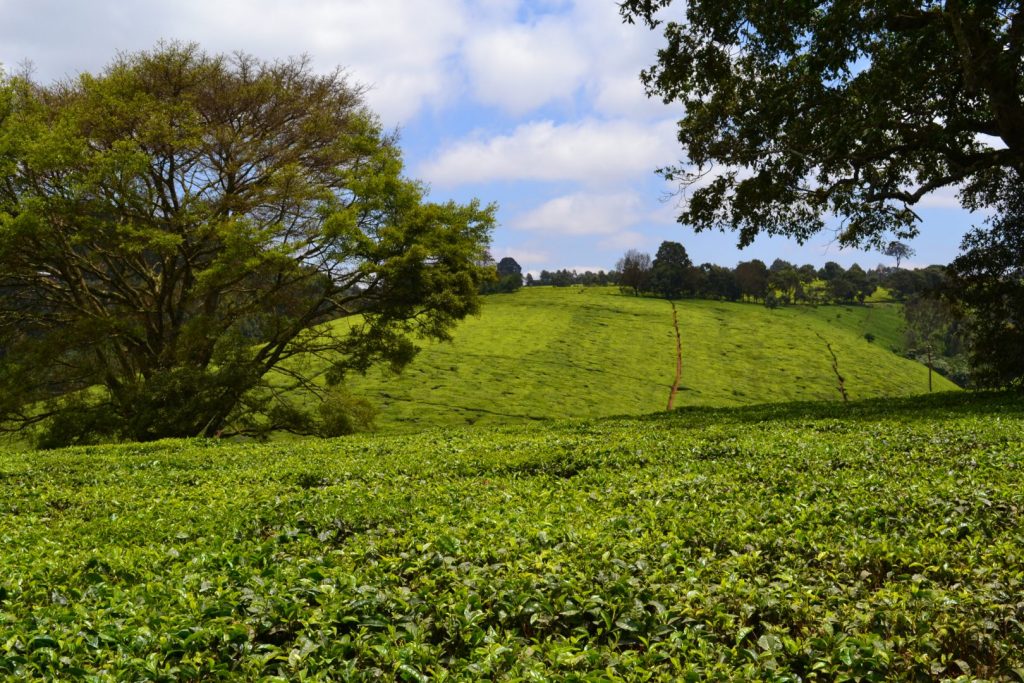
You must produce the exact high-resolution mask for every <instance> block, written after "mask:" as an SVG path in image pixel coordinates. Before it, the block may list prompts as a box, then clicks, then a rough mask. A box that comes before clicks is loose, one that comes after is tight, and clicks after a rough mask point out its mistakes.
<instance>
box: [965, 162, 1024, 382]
mask: <svg viewBox="0 0 1024 683" xmlns="http://www.w3.org/2000/svg"><path fill="white" fill-rule="evenodd" d="M999 197H1000V199H999V213H998V214H997V215H996V216H995V217H994V218H993V219H992V221H991V225H990V226H989V227H988V229H984V228H976V229H974V230H973V231H971V232H970V233H968V234H967V236H966V237H964V242H963V245H962V250H963V253H962V254H961V255H960V256H959V257H957V258H956V260H955V261H953V263H952V264H951V265H950V269H949V270H950V286H949V288H948V293H949V294H950V295H951V297H952V299H953V300H954V301H956V302H958V303H960V304H961V305H963V306H964V307H965V308H966V311H965V312H966V313H967V316H966V320H967V328H968V331H969V333H970V336H971V364H972V366H973V374H974V376H975V379H976V380H977V381H978V383H979V384H981V385H983V386H989V387H1002V386H1018V387H1022V388H1024V189H1022V188H1021V185H1020V177H1018V178H1017V181H1016V182H1014V183H1012V184H1009V185H1007V186H1006V187H1003V188H1000V192H999Z"/></svg>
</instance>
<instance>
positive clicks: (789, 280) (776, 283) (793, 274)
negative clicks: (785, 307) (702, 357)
mask: <svg viewBox="0 0 1024 683" xmlns="http://www.w3.org/2000/svg"><path fill="white" fill-rule="evenodd" d="M799 285H800V274H799V273H798V272H797V270H796V268H795V267H794V266H793V264H792V263H789V262H788V261H783V260H782V259H775V261H773V262H772V265H771V267H769V268H768V286H769V287H770V288H772V289H776V290H778V292H779V293H780V294H781V295H784V296H783V297H780V303H781V302H782V301H783V299H784V300H785V301H787V302H788V301H790V300H792V299H793V298H795V296H796V290H797V287H798V286H799Z"/></svg>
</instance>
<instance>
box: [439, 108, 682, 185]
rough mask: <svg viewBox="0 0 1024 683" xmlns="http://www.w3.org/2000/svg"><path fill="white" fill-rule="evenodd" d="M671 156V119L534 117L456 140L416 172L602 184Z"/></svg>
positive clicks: (455, 179)
mask: <svg viewBox="0 0 1024 683" xmlns="http://www.w3.org/2000/svg"><path fill="white" fill-rule="evenodd" d="M676 155H677V144H676V142H675V124H674V122H672V121H663V122H661V123H658V124H656V125H653V126H651V125H644V124H642V123H638V122H634V121H627V120H617V121H596V120H593V119H588V120H584V121H579V122H573V123H564V124H556V123H554V122H552V121H538V122H532V123H526V124H523V125H520V126H518V127H517V128H516V129H515V130H514V131H513V132H512V133H511V134H510V135H497V136H494V137H492V138H490V139H483V140H481V139H470V140H463V141H460V142H457V143H455V144H454V145H452V146H451V147H449V148H448V149H445V150H442V151H441V153H440V154H439V155H438V157H437V158H436V159H434V160H433V161H431V162H428V163H427V164H425V165H424V167H423V168H422V169H421V170H420V174H421V175H423V176H424V177H425V178H427V179H428V180H429V181H431V182H434V183H437V184H440V185H456V184H460V183H472V182H489V181H495V180H541V181H559V180H573V181H578V182H581V183H587V184H606V183H615V182H620V181H622V180H624V179H626V178H633V177H636V176H637V175H648V174H650V173H652V172H653V169H655V168H657V167H658V166H663V165H665V164H668V163H671V162H672V161H673V159H674V157H675V156H676Z"/></svg>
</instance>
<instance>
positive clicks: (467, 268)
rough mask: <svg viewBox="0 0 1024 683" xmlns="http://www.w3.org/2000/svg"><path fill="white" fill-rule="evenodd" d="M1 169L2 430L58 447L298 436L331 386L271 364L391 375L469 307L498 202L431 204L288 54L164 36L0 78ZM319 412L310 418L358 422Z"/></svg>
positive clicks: (333, 406)
mask: <svg viewBox="0 0 1024 683" xmlns="http://www.w3.org/2000/svg"><path fill="white" fill-rule="evenodd" d="M0 170H2V171H3V173H2V180H0V348H3V349H4V358H3V360H2V362H0V428H3V429H23V428H26V427H29V426H32V425H40V424H42V425H45V426H46V429H47V430H48V434H49V435H50V437H47V438H50V441H49V443H51V444H52V445H59V443H61V442H64V443H67V442H82V441H88V440H91V439H101V438H102V439H107V438H124V439H131V440H151V439H157V438H162V437H171V436H197V435H213V434H216V433H219V432H221V431H222V430H227V431H228V432H230V431H244V430H249V429H257V428H264V427H265V428H270V427H281V428H289V429H296V430H299V431H304V432H305V431H309V427H310V425H313V423H314V422H316V416H315V415H314V414H313V412H312V411H315V410H316V409H315V408H313V409H312V410H306V409H304V408H303V406H306V405H312V406H315V405H317V404H319V403H323V402H324V401H326V400H327V399H328V398H329V394H330V391H329V390H326V389H325V388H324V386H323V384H322V382H320V381H319V379H321V378H315V377H313V376H312V375H310V374H309V373H307V372H305V371H304V370H303V367H304V365H303V364H302V363H286V361H288V360H289V359H295V358H296V357H297V356H299V355H300V354H316V355H317V356H318V357H320V358H322V359H324V361H325V363H326V364H327V369H328V372H327V373H326V378H327V379H328V380H330V382H331V383H333V384H337V383H338V382H340V381H341V379H342V378H343V377H344V375H345V373H346V372H360V371H365V370H366V369H367V368H368V367H370V366H371V365H372V364H375V363H384V364H386V365H389V366H391V367H393V368H395V369H398V368H401V367H402V366H403V365H405V364H406V363H408V362H409V361H410V360H411V359H412V357H413V356H414V354H415V353H416V345H415V342H414V340H415V338H416V337H417V336H418V337H421V338H433V339H446V338H448V336H449V333H450V330H451V328H452V327H453V325H454V324H455V322H456V321H458V320H460V319H462V318H464V317H465V316H466V315H468V314H470V313H473V312H475V311H477V310H478V307H479V299H478V297H477V290H478V286H479V284H480V282H481V280H482V279H483V277H484V272H483V269H481V268H480V267H479V265H478V264H479V262H480V261H481V259H483V258H484V253H485V249H486V245H487V242H488V235H489V231H490V230H491V228H492V226H493V224H494V215H493V212H494V210H493V208H482V207H480V206H479V204H478V203H477V202H475V201H474V202H470V203H468V204H465V205H458V204H454V203H446V204H435V203H429V202H427V201H426V189H425V187H424V186H422V185H421V184H419V183H417V182H414V181H411V180H408V179H406V178H404V177H403V176H402V161H401V156H400V153H399V149H398V146H397V142H396V140H395V139H394V137H393V136H391V135H389V134H386V133H384V132H383V131H382V129H381V126H380V124H379V123H378V121H377V120H376V118H375V117H374V116H373V115H372V114H371V113H370V112H369V111H367V109H366V106H365V104H364V101H363V97H362V92H361V90H360V89H359V88H357V87H355V86H353V85H351V84H350V83H348V81H347V80H346V78H345V77H344V75H343V73H342V72H340V71H335V72H331V73H327V74H324V75H320V74H316V73H314V71H313V69H312V67H311V65H310V63H309V62H308V61H307V60H304V59H291V60H283V61H277V62H262V61H260V60H258V59H256V58H254V57H250V56H246V55H235V56H232V57H226V56H211V55H208V54H205V53H204V52H202V51H201V50H200V49H199V48H197V47H195V46H192V45H180V44H169V45H161V46H160V47H158V48H157V49H155V50H154V51H152V52H142V53H135V54H127V55H122V56H121V57H119V58H117V59H116V60H115V61H114V62H113V63H112V64H111V65H110V66H109V67H107V69H106V70H105V71H103V72H102V73H100V74H99V75H89V74H84V75H82V76H81V77H79V78H76V79H74V80H69V81H65V82H60V83H57V84H55V85H52V86H44V85H40V84H37V83H34V82H32V81H31V80H30V79H28V78H27V77H14V78H3V77H0ZM345 316H353V317H352V318H351V320H352V321H353V322H352V324H351V325H347V324H346V325H337V326H335V325H328V324H325V323H327V322H328V321H330V320H332V319H335V318H339V317H345ZM321 367H323V366H321ZM271 380H273V381H271ZM314 380H318V381H314ZM289 385H290V387H289ZM282 388H292V389H294V390H295V392H300V393H301V394H302V395H303V396H304V399H303V402H302V403H301V404H297V403H290V402H289V400H290V399H288V398H287V397H288V396H289V395H290V396H295V395H296V394H295V393H288V392H282V391H281V389H282ZM307 398H308V399H309V401H308V402H307V401H306V400H305V399H307ZM327 403H328V405H327V407H325V408H324V410H323V411H320V412H321V414H323V415H324V416H326V417H329V418H330V419H329V420H325V421H324V422H323V425H322V426H323V430H319V429H318V428H317V429H316V431H320V433H330V432H331V431H332V430H335V429H340V428H342V427H343V425H345V424H356V423H358V422H360V421H361V418H360V419H353V420H348V421H346V420H343V419H338V416H337V411H338V410H342V409H344V406H345V405H347V404H351V402H350V401H347V400H342V399H340V398H338V399H337V400H330V401H328V402H327ZM361 412H362V411H361ZM313 426H314V427H315V425H313Z"/></svg>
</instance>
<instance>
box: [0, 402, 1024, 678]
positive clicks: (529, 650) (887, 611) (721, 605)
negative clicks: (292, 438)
mask: <svg viewBox="0 0 1024 683" xmlns="http://www.w3.org/2000/svg"><path fill="white" fill-rule="evenodd" d="M1022 516H1024V402H1022V401H1021V399H1020V397H1019V396H1016V395H1009V394H982V395H970V394H965V393H951V394H943V395H936V396H933V397H931V398H925V399H888V400H885V399H877V400H871V401H864V402H856V403H852V404H850V405H849V406H843V405H842V404H841V403H838V402H830V403H791V404H780V405H775V406H760V407H758V406H754V407H748V408H731V409H725V408H722V409H711V408H687V409H683V410H680V411H677V412H675V413H673V414H660V415H655V416H651V417H647V418H631V419H609V420H601V421H591V422H579V421H576V422H556V423H552V424H550V425H541V426H538V425H532V426H530V428H529V429H527V428H525V427H507V426H506V427H494V428H489V429H485V428H480V427H477V428H475V429H473V430H469V429H462V430H447V431H444V430H433V431H425V432H422V433H419V434H416V435H412V436H393V437H381V436H377V437H357V438H345V439H338V440H325V441H302V442H288V443H274V444H269V445H253V444H234V445H233V444H229V443H220V442H216V441H166V442H158V443H155V444H150V445H122V446H104V447H91V448H81V449H74V450H66V451H56V452H42V453H39V452H37V453H14V452H7V453H0V678H4V679H6V680H19V681H20V680H29V679H39V680H44V679H45V680H85V681H115V680H116V681H121V680H130V681H177V680H191V681H215V680H229V679H230V680H280V681H291V680H301V681H316V680H386V681H390V680H401V681H424V680H437V681H446V680H447V681H456V680H457V681H473V680H508V681H534V680H564V681H606V680H611V681H616V680H628V681H645V680H665V681H669V680H694V681H696V680H744V681H746V680H764V681H842V680H849V681H855V680H859V681H882V680H906V681H931V680H963V681H967V680H1010V681H1012V680H1022V679H1024V625H1022V622H1024V517H1022Z"/></svg>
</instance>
